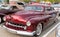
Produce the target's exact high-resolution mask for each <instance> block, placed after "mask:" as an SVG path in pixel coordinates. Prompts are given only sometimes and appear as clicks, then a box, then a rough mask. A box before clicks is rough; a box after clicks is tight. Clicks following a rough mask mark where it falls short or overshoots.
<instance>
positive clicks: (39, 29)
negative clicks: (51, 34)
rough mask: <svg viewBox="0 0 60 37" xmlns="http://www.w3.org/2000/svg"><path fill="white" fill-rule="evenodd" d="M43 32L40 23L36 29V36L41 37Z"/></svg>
mask: <svg viewBox="0 0 60 37" xmlns="http://www.w3.org/2000/svg"><path fill="white" fill-rule="evenodd" d="M41 32H42V24H41V23H38V25H37V28H36V35H35V37H39V35H40V34H41Z"/></svg>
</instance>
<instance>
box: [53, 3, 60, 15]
mask: <svg viewBox="0 0 60 37" xmlns="http://www.w3.org/2000/svg"><path fill="white" fill-rule="evenodd" d="M52 7H54V9H55V10H56V11H58V12H59V16H60V4H53V5H52Z"/></svg>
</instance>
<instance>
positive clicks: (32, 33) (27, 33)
mask: <svg viewBox="0 0 60 37" xmlns="http://www.w3.org/2000/svg"><path fill="white" fill-rule="evenodd" d="M3 27H4V29H6V30H8V31H9V32H11V33H15V34H21V35H28V36H33V35H34V34H35V31H33V32H27V31H18V30H13V29H10V28H7V27H6V26H3Z"/></svg>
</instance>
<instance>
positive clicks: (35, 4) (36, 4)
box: [29, 3, 51, 7]
mask: <svg viewBox="0 0 60 37" xmlns="http://www.w3.org/2000/svg"><path fill="white" fill-rule="evenodd" d="M29 6H44V7H50V6H51V5H47V4H40V3H33V4H29Z"/></svg>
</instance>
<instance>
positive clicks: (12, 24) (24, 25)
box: [8, 22, 25, 26]
mask: <svg viewBox="0 0 60 37" xmlns="http://www.w3.org/2000/svg"><path fill="white" fill-rule="evenodd" d="M8 23H10V24H12V25H15V26H25V25H23V24H17V23H13V22H8Z"/></svg>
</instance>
